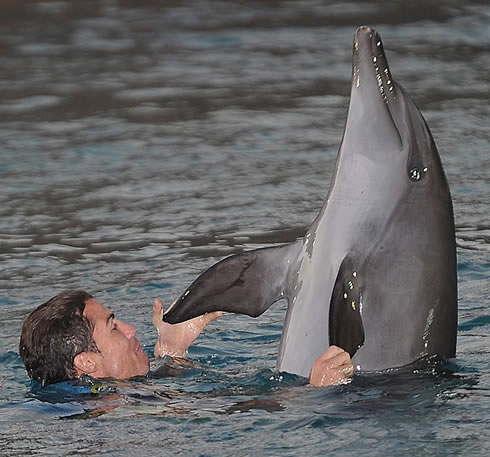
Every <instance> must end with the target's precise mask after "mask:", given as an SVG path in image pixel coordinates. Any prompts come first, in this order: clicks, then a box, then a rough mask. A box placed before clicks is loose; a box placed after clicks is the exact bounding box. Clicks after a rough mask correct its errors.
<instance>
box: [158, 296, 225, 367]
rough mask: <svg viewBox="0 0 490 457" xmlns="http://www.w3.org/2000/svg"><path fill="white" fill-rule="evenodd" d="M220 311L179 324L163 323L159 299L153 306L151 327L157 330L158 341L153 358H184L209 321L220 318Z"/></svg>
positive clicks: (161, 305) (161, 306)
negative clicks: (166, 356)
mask: <svg viewBox="0 0 490 457" xmlns="http://www.w3.org/2000/svg"><path fill="white" fill-rule="evenodd" d="M221 314H222V313H221V311H216V312H214V313H207V314H204V315H203V316H199V317H195V318H194V319H190V320H188V321H185V322H182V323H180V324H167V323H166V322H163V320H162V318H163V304H162V302H161V301H160V300H159V299H156V300H155V303H154V305H153V325H154V326H155V328H156V329H157V333H158V339H157V342H156V343H155V349H154V354H155V357H164V356H165V355H169V356H171V357H185V356H186V354H187V349H188V348H189V346H190V345H191V344H192V343H193V342H194V341H195V339H196V338H197V337H198V336H199V335H200V334H201V332H202V331H203V330H204V327H206V325H208V324H209V323H210V322H211V321H214V320H215V319H218V317H220V316H221Z"/></svg>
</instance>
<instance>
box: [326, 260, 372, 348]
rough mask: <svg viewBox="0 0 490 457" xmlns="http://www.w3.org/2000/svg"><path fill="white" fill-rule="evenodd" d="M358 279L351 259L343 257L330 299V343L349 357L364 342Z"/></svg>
mask: <svg viewBox="0 0 490 457" xmlns="http://www.w3.org/2000/svg"><path fill="white" fill-rule="evenodd" d="M360 280H361V278H359V277H358V274H357V272H356V270H355V268H354V267H353V263H352V261H351V260H350V259H348V258H346V259H344V261H343V262H342V264H341V266H340V268H339V272H338V274H337V279H336V281H335V286H334V288H333V293H332V298H331V301H330V318H329V326H330V328H329V335H330V345H332V344H334V345H336V346H339V347H341V348H342V349H344V350H345V351H347V352H348V353H349V354H350V356H351V357H352V356H353V355H354V354H355V353H356V352H357V350H358V349H359V348H360V347H361V346H362V345H363V344H364V326H363V324H362V317H361V294H360V284H359V283H360Z"/></svg>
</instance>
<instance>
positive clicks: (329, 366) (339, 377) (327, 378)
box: [310, 346, 354, 387]
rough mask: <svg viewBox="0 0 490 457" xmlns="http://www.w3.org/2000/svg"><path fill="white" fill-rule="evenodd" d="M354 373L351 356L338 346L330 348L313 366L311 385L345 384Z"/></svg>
mask: <svg viewBox="0 0 490 457" xmlns="http://www.w3.org/2000/svg"><path fill="white" fill-rule="evenodd" d="M353 371H354V367H353V366H352V361H351V359H350V356H349V354H348V353H347V352H345V351H344V350H343V349H341V348H339V347H337V346H330V347H329V348H328V349H327V350H326V351H325V352H324V353H323V354H322V355H321V356H320V357H318V359H317V360H316V361H315V363H314V364H313V368H312V369H311V373H310V384H311V385H312V386H315V387H324V386H331V385H338V384H344V383H346V382H347V380H348V377H349V376H351V375H352V372H353Z"/></svg>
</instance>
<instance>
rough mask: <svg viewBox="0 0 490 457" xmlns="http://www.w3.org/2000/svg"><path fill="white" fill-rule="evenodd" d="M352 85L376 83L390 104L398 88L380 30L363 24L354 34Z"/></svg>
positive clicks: (370, 85)
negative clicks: (377, 30) (396, 87)
mask: <svg viewBox="0 0 490 457" xmlns="http://www.w3.org/2000/svg"><path fill="white" fill-rule="evenodd" d="M353 48H354V50H353V57H352V85H353V86H354V87H356V88H361V87H363V86H369V90H370V89H371V87H372V85H373V84H375V85H376V86H377V88H378V91H379V94H380V96H381V99H382V100H383V101H384V102H385V103H386V104H388V103H389V102H390V101H393V100H394V99H395V98H396V89H395V84H394V81H393V78H392V76H391V71H390V67H389V65H388V61H387V59H386V55H385V51H384V48H383V42H382V41H381V37H380V36H379V34H378V32H376V30H374V29H373V28H371V27H368V26H361V27H359V28H358V29H357V30H356V33H355V35H354V44H353Z"/></svg>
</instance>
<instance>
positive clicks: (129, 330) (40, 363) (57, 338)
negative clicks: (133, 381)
mask: <svg viewBox="0 0 490 457" xmlns="http://www.w3.org/2000/svg"><path fill="white" fill-rule="evenodd" d="M135 333H136V332H135V329H134V328H133V327H132V326H131V325H129V324H126V323H124V322H122V321H119V320H118V319H116V318H115V316H114V314H113V313H111V311H109V310H108V309H107V308H105V307H104V306H102V305H101V304H100V303H99V302H97V301H96V300H95V299H94V298H93V297H92V296H91V295H90V294H88V293H86V292H84V291H68V292H64V293H62V294H60V295H57V296H56V297H53V298H51V299H50V300H48V301H47V302H46V303H43V304H42V305H41V306H39V307H38V308H36V309H35V310H34V311H33V312H32V313H31V314H30V315H29V316H28V317H27V318H26V320H25V321H24V325H23V326H22V334H21V338H20V344H19V352H20V355H21V357H22V359H23V361H24V365H25V367H26V370H27V373H28V375H29V377H31V378H32V379H35V380H37V381H39V382H42V383H43V384H51V383H55V382H60V381H65V380H68V379H74V378H76V377H77V376H80V375H81V374H88V375H90V376H92V377H94V378H106V377H112V378H116V379H126V378H130V377H132V376H142V375H145V374H147V373H148V370H149V360H148V357H147V356H146V354H145V353H144V352H143V350H142V348H141V345H140V344H139V342H138V340H137V339H136V337H135Z"/></svg>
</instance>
